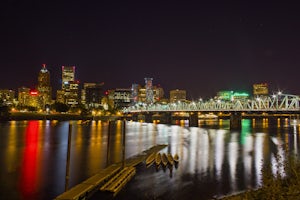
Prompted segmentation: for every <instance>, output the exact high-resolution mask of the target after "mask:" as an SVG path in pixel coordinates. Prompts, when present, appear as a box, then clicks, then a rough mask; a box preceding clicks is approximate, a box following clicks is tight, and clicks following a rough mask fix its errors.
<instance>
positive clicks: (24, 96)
mask: <svg viewBox="0 0 300 200" xmlns="http://www.w3.org/2000/svg"><path fill="white" fill-rule="evenodd" d="M29 92H30V88H27V87H24V86H23V87H21V88H18V105H19V106H20V107H23V106H26V104H27V102H28V99H29Z"/></svg>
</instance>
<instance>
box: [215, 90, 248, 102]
mask: <svg viewBox="0 0 300 200" xmlns="http://www.w3.org/2000/svg"><path fill="white" fill-rule="evenodd" d="M249 96H250V95H249V94H248V93H246V92H234V91H232V90H222V91H219V92H218V93H217V96H216V99H218V100H222V101H233V100H247V99H249Z"/></svg>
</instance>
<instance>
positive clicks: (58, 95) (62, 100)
mask: <svg viewBox="0 0 300 200" xmlns="http://www.w3.org/2000/svg"><path fill="white" fill-rule="evenodd" d="M64 94H65V92H64V90H57V91H56V102H58V103H65V98H64V96H65V95H64Z"/></svg>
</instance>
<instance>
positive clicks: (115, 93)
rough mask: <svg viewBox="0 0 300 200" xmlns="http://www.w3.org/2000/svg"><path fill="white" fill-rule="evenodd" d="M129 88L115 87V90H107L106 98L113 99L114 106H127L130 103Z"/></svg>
mask: <svg viewBox="0 0 300 200" xmlns="http://www.w3.org/2000/svg"><path fill="white" fill-rule="evenodd" d="M131 97H132V92H131V88H117V89H115V90H109V92H108V99H109V100H113V102H114V107H115V108H123V107H128V106H130V105H131V103H132V101H131V100H132V98H131Z"/></svg>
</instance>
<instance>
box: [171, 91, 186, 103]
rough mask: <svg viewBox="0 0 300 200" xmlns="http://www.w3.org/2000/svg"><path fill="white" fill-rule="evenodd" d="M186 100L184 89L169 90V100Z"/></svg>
mask: <svg viewBox="0 0 300 200" xmlns="http://www.w3.org/2000/svg"><path fill="white" fill-rule="evenodd" d="M177 101H186V91H185V90H179V89H176V90H171V91H170V102H172V103H173V102H177Z"/></svg>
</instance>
